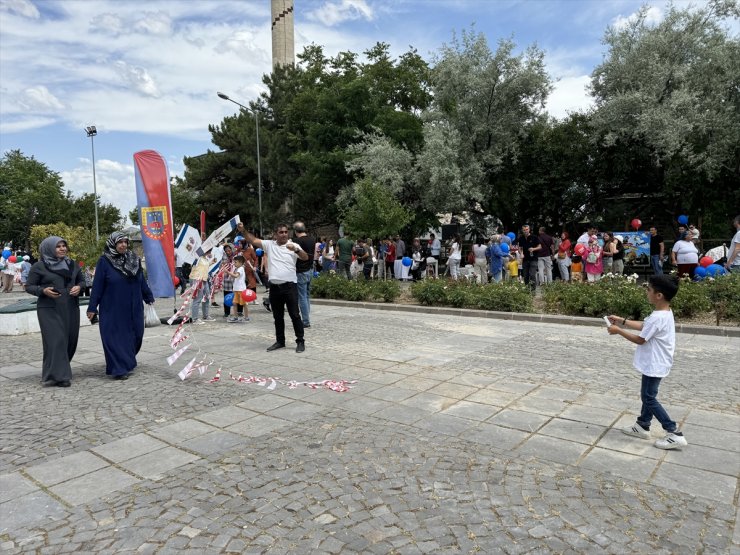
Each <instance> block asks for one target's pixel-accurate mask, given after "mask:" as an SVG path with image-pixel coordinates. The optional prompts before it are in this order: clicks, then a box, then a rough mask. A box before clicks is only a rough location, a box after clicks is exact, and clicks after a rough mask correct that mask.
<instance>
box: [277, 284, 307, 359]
mask: <svg viewBox="0 0 740 555" xmlns="http://www.w3.org/2000/svg"><path fill="white" fill-rule="evenodd" d="M270 307H271V308H272V318H273V319H274V320H275V339H276V340H277V342H278V343H282V344H283V345H284V344H285V309H286V308H287V309H288V315H289V316H290V319H291V320H292V321H293V331H294V332H295V339H296V342H301V341H303V320H302V319H301V312H300V310H299V309H298V284H296V283H293V282H288V283H272V282H270Z"/></svg>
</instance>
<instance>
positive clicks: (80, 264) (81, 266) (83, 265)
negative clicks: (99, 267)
mask: <svg viewBox="0 0 740 555" xmlns="http://www.w3.org/2000/svg"><path fill="white" fill-rule="evenodd" d="M77 264H79V266H80V268H84V267H85V261H84V260H80V261H79V262H78V263H77Z"/></svg>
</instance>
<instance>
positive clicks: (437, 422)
mask: <svg viewBox="0 0 740 555" xmlns="http://www.w3.org/2000/svg"><path fill="white" fill-rule="evenodd" d="M415 426H416V427H418V428H421V429H424V430H429V431H431V432H436V433H439V434H445V435H451V436H456V437H457V436H460V437H464V436H465V435H467V434H468V433H469V432H470V431H471V430H472V429H473V428H474V427H475V426H476V424H475V422H472V421H470V420H466V419H464V418H456V417H454V416H450V415H447V414H431V415H429V416H427V417H426V418H424V419H423V420H420V421H419V422H417V423H416V424H415Z"/></svg>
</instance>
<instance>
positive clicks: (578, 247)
mask: <svg viewBox="0 0 740 555" xmlns="http://www.w3.org/2000/svg"><path fill="white" fill-rule="evenodd" d="M573 250H574V252H575V253H576V254H577V255H578V256H583V254H584V253H585V252H586V245H584V244H583V243H578V244H577V245H576V247H575V249H573Z"/></svg>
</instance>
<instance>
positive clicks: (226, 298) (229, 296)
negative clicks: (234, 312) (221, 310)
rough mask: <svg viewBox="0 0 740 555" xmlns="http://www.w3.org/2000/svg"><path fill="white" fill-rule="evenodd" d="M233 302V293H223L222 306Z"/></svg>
mask: <svg viewBox="0 0 740 555" xmlns="http://www.w3.org/2000/svg"><path fill="white" fill-rule="evenodd" d="M233 304H234V293H228V294H226V295H224V306H231V305H233Z"/></svg>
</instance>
